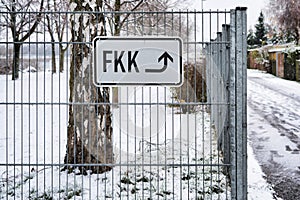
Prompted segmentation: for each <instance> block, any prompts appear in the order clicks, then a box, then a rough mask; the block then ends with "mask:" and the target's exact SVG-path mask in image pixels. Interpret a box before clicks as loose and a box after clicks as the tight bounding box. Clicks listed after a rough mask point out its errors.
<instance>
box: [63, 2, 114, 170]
mask: <svg viewBox="0 0 300 200" xmlns="http://www.w3.org/2000/svg"><path fill="white" fill-rule="evenodd" d="M74 2H75V1H74ZM75 3H76V7H75V11H90V10H92V8H91V7H90V6H89V4H85V6H83V3H82V2H81V1H76V2H75ZM91 3H96V4H97V6H98V7H97V8H98V9H99V10H101V8H102V1H99V0H97V1H96V2H91ZM71 23H72V24H71V32H72V33H71V34H72V42H73V45H72V47H71V68H70V80H69V85H70V100H69V101H70V102H71V103H74V104H70V106H69V123H68V137H67V152H66V156H65V163H67V164H77V165H74V167H70V168H69V171H70V170H71V171H72V169H74V168H78V169H79V170H80V171H81V173H83V174H85V173H86V171H87V170H91V171H92V172H93V173H103V172H105V171H108V170H110V169H111V168H112V166H111V164H112V163H113V162H114V158H113V145H112V133H113V130H112V126H111V110H110V105H109V88H97V87H95V86H94V84H93V81H92V68H91V64H90V62H89V60H90V57H91V55H92V51H91V50H92V49H91V48H92V46H91V45H90V44H89V43H88V42H90V41H87V38H90V40H92V39H93V38H94V37H95V36H96V35H97V34H98V35H104V34H105V31H104V27H103V24H104V18H103V16H102V14H101V16H99V14H98V15H97V16H96V15H94V14H88V15H87V14H78V13H77V14H74V17H72V22H71ZM87 27H88V28H89V30H90V31H89V33H88V34H89V36H88V35H86V34H87V31H86V28H87ZM80 164H93V165H90V166H87V165H85V166H83V165H80ZM95 164H96V165H95Z"/></svg>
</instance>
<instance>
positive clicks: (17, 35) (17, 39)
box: [0, 0, 44, 80]
mask: <svg viewBox="0 0 300 200" xmlns="http://www.w3.org/2000/svg"><path fill="white" fill-rule="evenodd" d="M1 3H2V5H3V7H4V8H5V10H6V11H7V12H8V13H9V14H8V15H3V16H2V17H3V19H2V20H1V21H0V23H1V24H0V26H2V27H6V28H9V29H10V30H11V35H12V39H13V52H14V54H13V62H12V68H13V70H12V80H16V79H18V78H19V65H20V51H21V47H22V44H23V43H24V42H25V41H26V40H27V39H28V38H29V37H30V36H31V35H32V34H33V33H34V32H35V30H36V28H37V26H38V24H39V23H40V21H41V18H42V13H41V12H42V10H43V5H44V0H41V1H40V2H39V1H36V0H1ZM37 8H38V14H36V13H33V14H30V11H35V12H36V11H37Z"/></svg>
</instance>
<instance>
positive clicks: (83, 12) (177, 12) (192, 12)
mask: <svg viewBox="0 0 300 200" xmlns="http://www.w3.org/2000/svg"><path fill="white" fill-rule="evenodd" d="M0 13H1V14H11V13H16V14H70V15H71V14H104V15H105V14H133V15H134V14H229V13H230V10H226V9H225V10H206V11H205V10H202V11H199V10H176V11H173V10H170V11H16V12H13V11H9V10H6V11H3V10H0Z"/></svg>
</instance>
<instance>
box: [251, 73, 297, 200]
mask: <svg viewBox="0 0 300 200" xmlns="http://www.w3.org/2000/svg"><path fill="white" fill-rule="evenodd" d="M248 139H249V142H250V145H251V146H252V148H253V150H254V154H255V156H256V158H257V160H258V162H259V164H260V165H261V167H262V170H263V172H264V173H265V175H266V177H265V178H266V179H267V181H268V182H269V183H270V184H271V185H272V186H273V188H274V190H275V192H276V194H277V196H278V197H281V198H282V199H285V200H296V199H300V84H299V83H296V82H290V81H286V80H283V79H279V78H277V77H274V76H271V75H269V74H262V73H260V72H256V71H248Z"/></svg>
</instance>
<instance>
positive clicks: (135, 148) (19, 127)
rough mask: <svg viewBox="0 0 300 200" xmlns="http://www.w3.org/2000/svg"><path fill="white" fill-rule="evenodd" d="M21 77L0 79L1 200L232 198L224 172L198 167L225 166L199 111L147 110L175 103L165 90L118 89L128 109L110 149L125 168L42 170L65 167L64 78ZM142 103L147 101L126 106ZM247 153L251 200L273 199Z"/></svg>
mask: <svg viewBox="0 0 300 200" xmlns="http://www.w3.org/2000/svg"><path fill="white" fill-rule="evenodd" d="M20 75H21V77H20V79H19V80H17V81H11V80H10V76H5V75H0V85H1V87H0V102H1V103H2V104H0V116H1V118H3V119H5V120H1V121H0V127H1V129H0V152H1V154H0V162H1V165H0V175H1V176H0V199H6V198H8V199H20V198H22V199H34V198H36V199H50V197H53V199H64V198H65V199H66V198H74V199H105V198H120V197H123V198H128V199H146V198H148V197H149V198H151V199H158V198H162V199H197V198H199V199H201V198H203V199H230V187H229V186H228V184H226V177H225V175H223V173H222V172H221V167H218V166H209V165H208V166H205V167H203V166H195V165H196V164H219V163H222V157H221V156H220V155H219V154H218V151H217V149H216V138H215V135H214V131H213V129H212V128H211V124H210V121H209V119H210V117H209V115H208V113H206V112H205V109H204V108H199V109H198V112H197V113H192V114H182V113H181V112H180V109H179V108H178V107H176V106H174V105H172V104H171V105H167V106H165V105H163V104H160V105H157V106H155V105H153V104H151V106H150V104H149V105H147V103H150V102H151V103H158V104H159V103H165V102H172V101H174V99H173V98H171V97H172V91H170V90H169V89H168V88H158V87H144V88H135V89H133V88H122V89H121V90H120V93H121V95H120V96H121V101H122V102H126V103H129V104H128V105H123V106H120V107H119V108H115V109H114V110H113V117H114V120H113V121H114V124H113V125H114V144H115V150H114V151H115V155H116V163H122V164H125V165H124V166H117V167H115V168H114V169H113V170H111V171H110V172H107V173H104V174H100V175H99V174H98V175H96V174H89V175H86V176H83V175H80V174H77V173H76V171H75V172H74V173H69V174H68V173H67V172H66V171H61V170H60V169H61V168H60V167H58V166H56V165H53V166H49V165H47V164H62V163H63V159H64V155H65V151H66V149H65V147H66V134H67V129H66V128H67V121H68V120H67V118H68V105H66V104H64V102H68V91H67V90H68V87H67V84H68V75H67V74H66V73H61V74H54V75H52V74H51V73H50V72H41V71H39V72H35V73H28V72H24V73H21V74H20ZM5 102H9V103H8V104H5ZM22 102H23V103H24V104H21V103H22ZM37 102H38V104H37ZM139 102H144V103H146V104H145V105H141V104H138V105H136V106H130V103H139ZM3 103H4V104H3ZM61 103H62V104H61ZM142 130H143V131H142ZM248 149H249V152H248V160H249V166H248V167H249V168H248V174H249V196H248V197H249V199H273V191H272V189H271V187H270V186H269V185H268V184H267V183H266V182H265V180H264V179H263V178H262V177H263V174H262V171H261V169H260V167H259V165H258V164H257V162H256V160H255V158H254V156H253V153H252V150H251V148H250V147H249V148H248ZM30 163H31V164H33V163H34V164H36V163H38V164H39V166H37V165H30V166H29V164H30ZM187 163H189V164H191V165H190V166H185V164H187ZM14 164H16V165H15V166H14ZM43 164H46V165H45V166H43ZM126 164H128V165H126ZM149 164H151V165H149ZM169 164H170V165H169ZM173 164H179V165H177V166H171V165H173ZM181 164H183V166H180V165H181ZM139 165H140V166H139ZM135 166H139V167H135Z"/></svg>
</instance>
